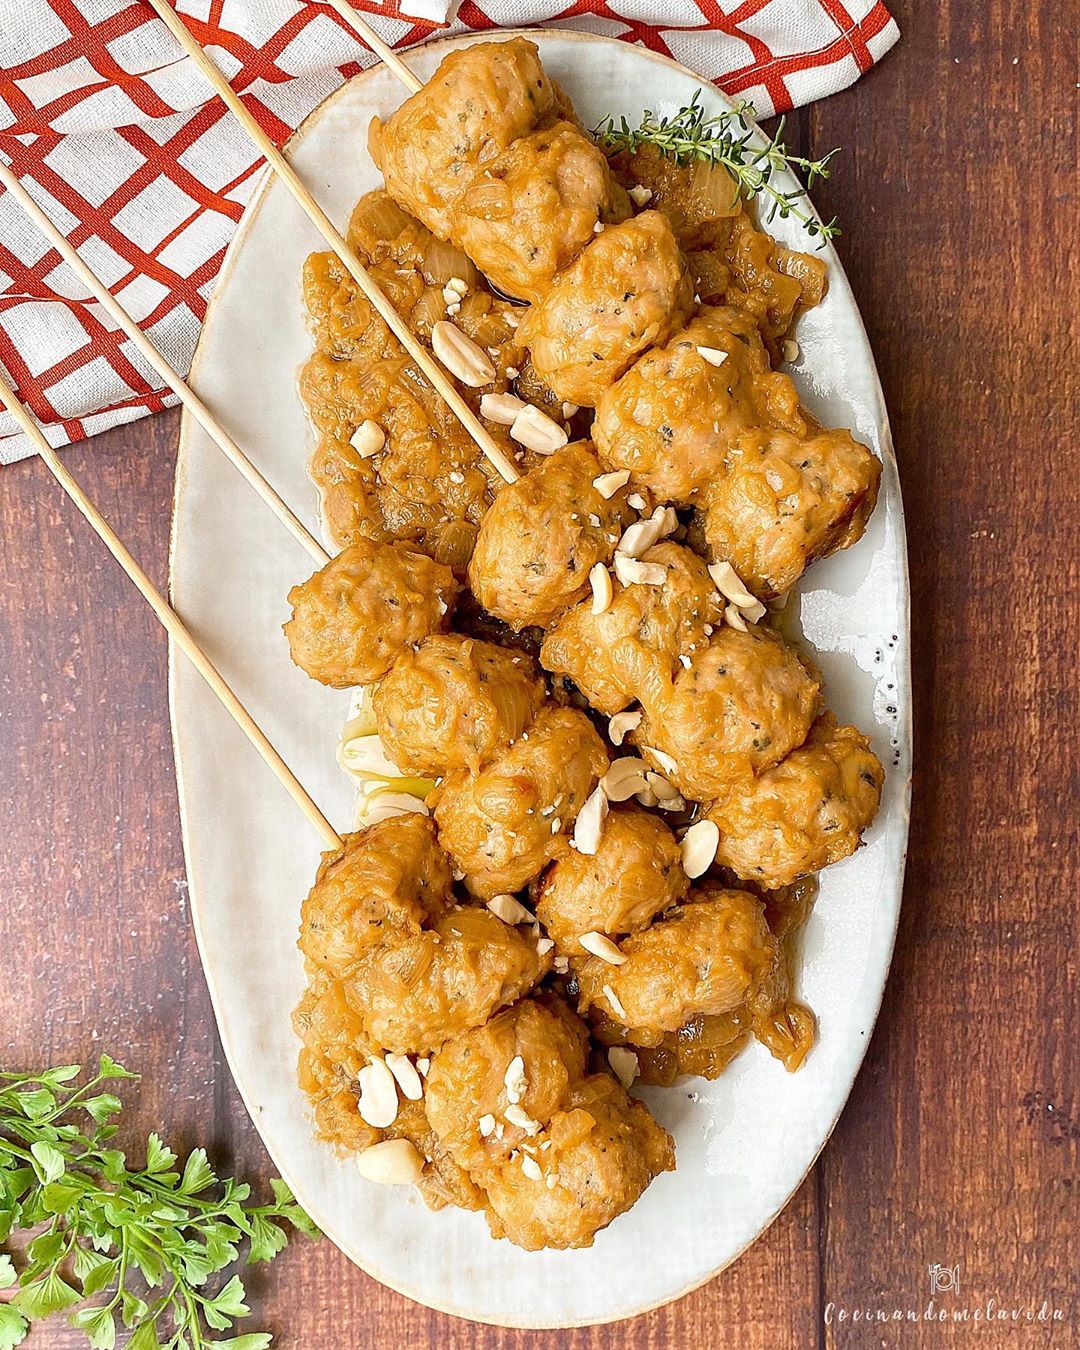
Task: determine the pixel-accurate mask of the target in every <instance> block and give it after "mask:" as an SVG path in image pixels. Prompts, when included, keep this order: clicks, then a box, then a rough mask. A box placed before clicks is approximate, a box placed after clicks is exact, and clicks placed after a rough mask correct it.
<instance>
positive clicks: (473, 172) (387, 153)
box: [368, 38, 559, 239]
mask: <svg viewBox="0 0 1080 1350" xmlns="http://www.w3.org/2000/svg"><path fill="white" fill-rule="evenodd" d="M558 104H559V93H558V90H557V89H556V86H555V85H554V83H553V82H552V81H551V80H550V79H549V78H548V76H547V75H546V74H545V72H544V68H543V66H542V65H541V64H540V53H539V52H538V51H537V48H536V45H535V44H534V43H532V42H527V41H526V40H525V39H524V38H511V39H510V40H509V41H508V42H505V41H504V42H478V43H476V44H475V45H473V46H471V47H464V48H461V49H460V50H458V51H454V52H450V54H449V55H448V56H446V57H444V58H443V60H442V62H441V63H440V65H439V68H438V70H437V71H436V72H435V74H434V75H433V76H432V77H431V79H430V80H428V81H427V83H426V84H425V85H424V87H423V88H422V89H421V90H420V91H419V92H418V93H416V94H413V96H412V97H411V98H409V99H406V100H405V102H404V103H403V104H402V105H401V107H400V108H398V109H397V111H396V112H395V113H394V114H393V116H391V117H390V118H388V119H387V120H386V122H380V121H379V119H378V118H377V117H376V118H374V119H373V121H372V123H371V129H370V131H369V133H368V148H369V150H370V152H371V157H372V159H373V160H374V161H375V163H376V164H377V165H378V166H379V168H380V169H381V170H382V175H383V177H384V178H385V180H386V186H387V189H388V191H389V193H390V195H391V196H392V197H393V198H394V200H395V201H396V202H397V203H398V204H399V205H400V206H402V207H404V209H405V210H406V211H408V213H409V214H410V215H412V216H416V218H417V219H418V220H421V221H423V223H424V224H425V225H426V226H427V227H428V229H429V230H431V232H432V233H433V234H435V235H437V236H438V237H439V238H440V239H449V238H450V232H451V208H452V207H453V205H454V203H455V202H456V201H457V200H458V199H459V198H460V197H461V196H462V194H463V193H464V192H465V191H466V189H467V188H468V187H469V186H470V184H471V183H473V182H474V181H475V180H476V179H477V178H478V177H479V176H480V175H481V174H482V173H483V172H484V170H485V169H486V168H488V167H489V166H490V165H491V164H492V163H493V162H494V161H495V160H497V159H498V158H499V156H500V155H501V154H502V153H503V151H505V150H506V149H507V148H508V147H509V146H510V145H511V144H512V143H513V142H514V141H516V140H517V139H518V138H519V137H521V136H527V135H528V133H529V132H530V131H532V130H533V129H534V128H536V127H538V126H543V125H546V124H548V123H550V122H552V121H554V120H555V118H556V116H557V115H558V112H559V107H558Z"/></svg>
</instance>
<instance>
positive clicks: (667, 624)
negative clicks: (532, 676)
mask: <svg viewBox="0 0 1080 1350" xmlns="http://www.w3.org/2000/svg"><path fill="white" fill-rule="evenodd" d="M643 561H644V562H646V563H655V564H659V566H661V567H663V568H665V570H666V573H667V576H666V578H665V580H664V584H663V585H662V586H645V585H633V586H624V585H623V584H622V582H620V581H619V580H618V579H617V578H613V580H612V586H613V589H614V597H613V599H612V602H611V604H610V605H609V606H608V607H607V609H606V610H605V611H604V612H603V614H594V613H593V611H592V605H591V603H589V602H587V601H583V602H582V603H581V604H579V605H575V606H574V608H573V609H570V610H567V612H566V613H565V614H564V615H563V616H562V617H561V618H560V619H558V620H556V622H555V624H554V625H553V626H552V627H551V628H550V629H549V631H548V634H547V637H546V638H545V639H544V645H543V647H542V648H541V649H540V662H541V664H542V665H543V666H544V668H545V669H546V670H550V671H551V672H552V673H553V674H556V675H566V676H568V677H569V678H570V679H571V680H573V682H574V683H575V684H576V685H577V687H578V688H579V689H580V690H581V692H582V693H583V694H584V695H585V697H586V698H587V699H588V700H589V702H590V703H591V704H592V706H593V707H594V708H596V709H597V711H598V712H602V713H604V714H605V716H608V717H610V716H612V714H614V713H617V712H620V711H621V710H622V709H623V708H626V707H628V706H629V705H630V704H631V703H633V702H634V701H635V700H636V699H638V698H639V697H641V696H642V694H644V693H647V692H648V691H649V690H650V689H656V688H662V687H663V686H664V685H665V684H667V683H669V682H670V680H671V678H672V676H673V675H674V673H675V672H676V671H677V670H679V669H681V662H680V659H679V658H680V657H683V656H685V657H687V659H689V658H690V657H692V655H693V653H694V652H696V651H698V650H700V649H703V648H704V647H705V646H706V645H707V643H708V639H709V634H710V632H711V631H712V630H713V628H718V627H719V626H720V625H721V623H722V622H723V613H724V605H725V601H724V599H723V597H722V596H721V595H720V593H719V591H718V590H717V589H716V586H715V584H714V583H713V579H712V577H710V576H709V572H708V569H707V568H706V566H705V563H704V562H703V561H702V560H701V559H700V558H699V557H698V556H697V554H696V553H694V552H692V551H691V550H690V549H688V548H683V547H682V545H680V544H675V543H672V542H670V541H665V542H663V543H660V544H654V545H653V547H652V548H651V549H649V550H648V552H647V553H645V554H644V556H643Z"/></svg>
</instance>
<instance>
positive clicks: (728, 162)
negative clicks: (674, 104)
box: [593, 89, 840, 243]
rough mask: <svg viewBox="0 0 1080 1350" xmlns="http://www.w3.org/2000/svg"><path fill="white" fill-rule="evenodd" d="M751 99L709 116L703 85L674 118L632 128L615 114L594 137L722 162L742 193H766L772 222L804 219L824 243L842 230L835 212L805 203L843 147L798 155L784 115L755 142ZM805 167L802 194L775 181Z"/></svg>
mask: <svg viewBox="0 0 1080 1350" xmlns="http://www.w3.org/2000/svg"><path fill="white" fill-rule="evenodd" d="M753 112H754V110H753V108H752V107H751V106H750V104H749V103H745V102H743V103H738V104H736V105H735V106H734V107H733V108H730V109H727V110H725V111H724V112H721V113H717V114H716V115H715V116H713V117H707V116H706V115H705V109H704V108H703V107H702V105H701V90H700V89H698V90H697V91H696V92H695V94H694V97H693V98H692V99H691V100H690V102H689V104H688V105H687V106H686V107H684V108H680V109H679V111H678V112H677V113H674V114H673V115H672V116H670V117H661V116H658V115H657V114H656V113H655V112H652V111H651V110H650V111H648V112H646V113H645V115H644V116H643V117H642V119H641V124H640V125H639V126H637V127H631V126H630V124H629V122H627V120H626V118H625V117H623V118H620V119H619V123H618V125H616V123H615V119H614V118H612V117H609V118H607V119H606V120H605V121H603V122H601V123H600V124H599V125H598V126H596V127H594V128H593V135H594V136H596V137H597V138H598V139H599V140H601V141H602V142H604V143H605V145H607V146H608V147H610V148H611V149H614V150H629V151H630V152H631V153H634V152H635V151H636V150H638V149H639V148H640V147H641V146H643V145H654V146H656V148H657V149H658V150H659V151H661V153H662V154H665V155H670V156H671V157H672V158H673V159H674V160H675V161H676V162H677V163H679V164H687V163H689V162H690V161H691V160H695V159H697V160H705V161H706V162H707V163H709V164H722V165H723V166H724V168H725V169H727V171H728V173H730V174H731V176H732V178H733V179H734V180H735V184H736V191H737V192H739V193H741V194H742V195H744V196H746V197H758V196H760V197H763V198H764V199H765V200H766V201H767V202H768V203H769V210H768V215H767V217H766V220H772V219H773V217H774V216H779V217H780V219H781V220H786V219H787V218H788V216H792V217H793V218H794V219H795V220H798V221H801V222H802V224H803V225H804V226H805V227H806V230H807V233H809V234H810V235H812V236H820V238H821V241H822V243H824V242H825V241H826V240H829V239H833V238H835V237H836V235H838V234H839V233H840V227H839V225H838V224H837V222H836V217H835V216H834V217H833V219H832V220H830V221H821V220H819V219H818V218H817V217H816V216H814V215H813V214H812V213H811V212H809V211H807V210H805V209H804V208H803V207H801V206H800V205H799V203H800V201H801V200H802V199H803V198H804V197H805V196H806V194H807V192H808V191H809V189H810V188H811V187H813V185H814V183H816V182H817V180H818V179H819V178H828V176H829V164H830V163H831V161H832V159H833V157H834V156H835V155H837V154H838V153H839V151H838V150H830V151H829V153H828V154H827V155H824V156H823V157H822V158H821V159H806V158H804V157H803V156H802V155H793V154H792V153H791V152H790V151H789V150H788V148H787V146H786V145H785V144H784V139H783V138H784V119H783V118H782V117H781V119H780V121H779V123H778V124H777V127H776V131H775V132H774V133H773V135H772V136H771V137H769V138H768V139H767V140H766V142H765V144H764V145H753V144H751V142H752V141H753V138H754V132H755V128H754V126H753V125H752V123H750V124H748V121H747V119H748V118H752V117H753ZM783 169H788V170H791V171H794V170H796V169H798V170H801V171H802V172H803V173H804V174H805V175H806V187H805V188H800V189H799V190H798V191H797V192H783V191H782V190H781V189H780V188H778V187H777V186H776V184H775V183H774V182H773V175H774V174H775V173H776V172H777V170H783Z"/></svg>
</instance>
